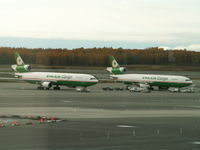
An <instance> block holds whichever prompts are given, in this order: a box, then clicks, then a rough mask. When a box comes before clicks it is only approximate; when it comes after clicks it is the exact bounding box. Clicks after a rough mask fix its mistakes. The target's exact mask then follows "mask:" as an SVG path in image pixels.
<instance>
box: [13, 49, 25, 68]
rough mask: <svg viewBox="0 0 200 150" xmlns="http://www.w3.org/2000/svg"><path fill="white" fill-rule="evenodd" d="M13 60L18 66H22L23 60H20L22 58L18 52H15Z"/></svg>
mask: <svg viewBox="0 0 200 150" xmlns="http://www.w3.org/2000/svg"><path fill="white" fill-rule="evenodd" d="M15 60H16V63H17V65H18V66H23V65H25V64H24V61H23V60H22V58H21V57H20V55H19V53H17V52H15Z"/></svg>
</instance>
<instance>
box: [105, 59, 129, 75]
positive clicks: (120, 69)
mask: <svg viewBox="0 0 200 150" xmlns="http://www.w3.org/2000/svg"><path fill="white" fill-rule="evenodd" d="M109 60H110V62H111V65H112V67H108V68H107V69H106V70H107V71H108V72H110V73H112V74H123V73H124V72H126V68H125V67H120V66H119V64H118V63H117V61H116V60H115V58H114V57H113V56H109Z"/></svg>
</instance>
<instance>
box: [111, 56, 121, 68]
mask: <svg viewBox="0 0 200 150" xmlns="http://www.w3.org/2000/svg"><path fill="white" fill-rule="evenodd" d="M109 60H110V61H111V64H112V67H113V68H119V67H120V66H119V64H118V63H117V61H116V60H115V58H114V57H113V56H109Z"/></svg>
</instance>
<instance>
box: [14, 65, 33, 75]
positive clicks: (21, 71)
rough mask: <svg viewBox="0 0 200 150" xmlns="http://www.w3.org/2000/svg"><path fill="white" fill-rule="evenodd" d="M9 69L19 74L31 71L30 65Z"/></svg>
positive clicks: (15, 66)
mask: <svg viewBox="0 0 200 150" xmlns="http://www.w3.org/2000/svg"><path fill="white" fill-rule="evenodd" d="M11 68H12V70H14V71H15V72H20V73H23V72H29V71H31V69H32V67H31V66H30V65H23V66H17V65H12V66H11Z"/></svg>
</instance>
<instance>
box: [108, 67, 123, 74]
mask: <svg viewBox="0 0 200 150" xmlns="http://www.w3.org/2000/svg"><path fill="white" fill-rule="evenodd" d="M106 70H107V71H108V72H110V73H112V74H123V73H125V72H126V71H127V70H126V68H125V67H119V68H112V67H108V68H107V69H106Z"/></svg>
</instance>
